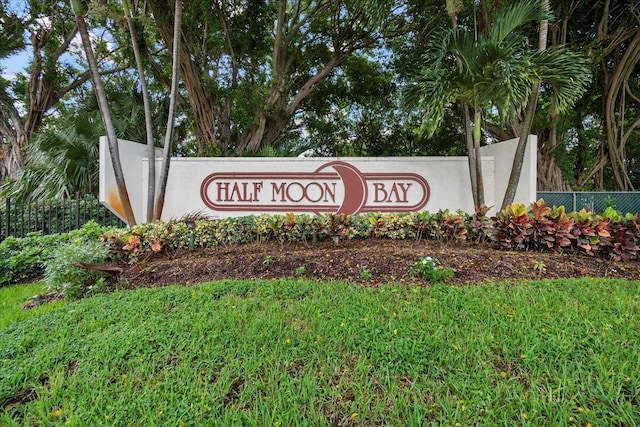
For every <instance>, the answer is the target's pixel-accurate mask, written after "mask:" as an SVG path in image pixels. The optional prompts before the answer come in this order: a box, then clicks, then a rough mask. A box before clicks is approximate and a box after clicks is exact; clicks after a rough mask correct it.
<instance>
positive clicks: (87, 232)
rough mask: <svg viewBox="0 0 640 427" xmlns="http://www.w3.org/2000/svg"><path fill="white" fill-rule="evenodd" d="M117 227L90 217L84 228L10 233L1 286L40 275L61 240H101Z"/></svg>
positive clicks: (1, 248)
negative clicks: (102, 223) (25, 234)
mask: <svg viewBox="0 0 640 427" xmlns="http://www.w3.org/2000/svg"><path fill="white" fill-rule="evenodd" d="M112 229H113V227H103V226H101V225H99V224H97V223H96V222H93V221H90V222H88V223H86V224H84V225H83V226H82V227H81V228H80V229H78V230H73V231H70V232H68V233H62V234H48V235H42V233H41V232H36V233H30V234H28V235H27V236H26V237H23V238H14V237H8V238H6V239H4V240H3V241H2V242H0V286H3V285H9V284H12V283H16V282H19V281H21V280H26V279H31V278H35V277H38V276H40V275H42V274H43V273H44V267H45V262H46V261H47V260H48V259H49V258H50V257H51V254H52V251H53V250H54V249H55V248H56V247H58V246H59V245H60V244H64V243H67V242H70V241H73V240H75V239H82V240H96V241H98V240H100V238H101V236H102V235H103V234H104V233H105V232H107V231H109V230H112Z"/></svg>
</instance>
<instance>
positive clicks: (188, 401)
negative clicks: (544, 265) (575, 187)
mask: <svg viewBox="0 0 640 427" xmlns="http://www.w3.org/2000/svg"><path fill="white" fill-rule="evenodd" d="M639 309H640V286H638V283H637V282H627V281H614V280H587V279H584V280H556V281H549V282H527V283H517V284H514V283H509V284H504V285H501V284H486V285H476V286H469V287H463V288H453V287H448V286H435V287H430V288H417V287H405V286H391V285H389V286H382V287H380V288H363V287H355V286H353V285H350V284H343V283H322V284H319V283H312V282H308V281H305V280H286V281H271V282H267V281H251V282H217V283H210V284H205V285H200V286H193V287H184V286H178V287H166V288H158V289H143V290H138V291H133V292H132V291H126V292H116V293H113V294H110V295H105V296H97V297H94V298H89V299H85V300H83V301H80V302H77V303H73V304H69V305H66V306H63V307H60V308H58V309H56V310H53V311H52V312H50V313H46V314H42V315H38V316H36V317H31V318H30V319H27V320H24V321H19V322H14V323H12V324H10V325H9V326H8V327H7V328H6V329H4V330H2V331H0V343H2V344H1V346H0V424H2V425H6V426H17V425H25V424H27V425H49V424H57V423H60V424H65V425H70V426H85V425H93V426H107V425H128V424H130V423H132V422H136V423H137V424H140V425H172V426H180V425H185V426H186V425H208V424H215V423H220V424H223V425H236V424H237V425H287V426H296V425H315V426H323V425H336V424H341V425H379V424H386V423H390V422H391V423H393V424H399V425H424V424H429V425H455V424H456V423H459V424H460V425H474V424H477V423H478V422H481V423H482V424H483V425H513V424H522V425H555V426H567V425H580V426H584V425H601V424H606V425H634V424H637V423H638V422H639V421H640V419H639V418H638V412H637V406H636V402H637V399H638V390H640V382H639V381H640V378H639V377H638V369H637V367H638V366H639V365H640V351H638V350H639V348H638V345H639V344H638V343H639V342H640V341H639V340H640V335H639V332H638V331H640V328H639V323H638V322H639V319H638V313H639Z"/></svg>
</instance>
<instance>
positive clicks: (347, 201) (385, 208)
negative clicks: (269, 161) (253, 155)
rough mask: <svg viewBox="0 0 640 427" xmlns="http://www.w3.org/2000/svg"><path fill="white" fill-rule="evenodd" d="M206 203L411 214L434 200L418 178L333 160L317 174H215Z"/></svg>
mask: <svg viewBox="0 0 640 427" xmlns="http://www.w3.org/2000/svg"><path fill="white" fill-rule="evenodd" d="M200 196H201V199H202V201H203V202H204V204H205V205H206V206H207V207H208V208H210V209H212V210H214V211H216V210H218V211H240V210H247V211H262V212H269V211H272V212H314V213H317V214H319V213H321V212H334V213H343V214H349V215H350V214H356V213H362V212H391V211H395V212H410V211H416V210H420V209H422V208H423V207H424V206H425V205H426V204H427V202H428V201H429V197H430V189H429V184H428V183H427V181H426V180H425V179H424V178H423V177H422V176H421V175H418V174H415V173H402V172H398V173H391V172H388V173H363V172H361V171H360V170H359V169H357V168H356V167H355V166H353V165H352V164H350V163H347V162H343V161H332V162H328V163H325V164H323V165H322V166H320V167H319V168H317V169H316V170H315V171H314V172H255V173H248V172H247V173H224V172H222V173H212V174H210V175H208V176H207V177H206V178H205V179H204V180H203V181H202V184H201V186H200Z"/></svg>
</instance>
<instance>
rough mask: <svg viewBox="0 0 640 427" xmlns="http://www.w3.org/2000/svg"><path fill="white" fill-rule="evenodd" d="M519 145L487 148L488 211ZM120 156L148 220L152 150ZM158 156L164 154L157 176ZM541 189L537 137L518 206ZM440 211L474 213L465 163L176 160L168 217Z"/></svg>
mask: <svg viewBox="0 0 640 427" xmlns="http://www.w3.org/2000/svg"><path fill="white" fill-rule="evenodd" d="M100 144H101V145H100V200H101V201H102V202H103V203H104V204H105V205H107V206H108V207H109V208H110V209H111V210H113V211H114V212H115V213H117V214H118V215H119V216H120V217H123V213H122V207H121V203H120V199H119V196H118V192H117V188H116V185H115V178H114V174H113V168H112V165H111V158H110V155H109V152H108V149H107V142H106V138H104V137H103V138H101V142H100ZM516 144H517V140H511V141H506V142H502V143H498V144H493V145H491V146H487V147H483V152H482V156H483V157H482V167H483V177H484V184H485V199H486V204H487V206H494V207H495V206H499V205H500V204H501V203H502V197H503V195H504V190H505V189H506V185H507V182H508V179H509V173H510V171H511V164H512V161H513V155H514V152H515V146H516ZM119 150H120V158H121V162H122V165H123V171H124V175H125V179H126V181H127V187H128V191H129V196H130V198H131V203H132V207H133V210H134V213H135V215H136V219H137V220H138V221H143V219H144V218H146V195H147V187H148V185H147V184H148V168H149V160H148V158H147V157H146V146H145V145H143V144H138V143H134V142H130V141H123V140H121V141H120V142H119ZM159 158H160V150H158V158H157V160H156V170H159V169H160V163H161V162H160V160H159ZM535 183H536V139H535V137H534V136H531V137H530V138H529V143H528V146H527V154H526V156H525V164H524V166H523V171H522V176H521V179H520V183H519V186H518V192H517V194H516V201H520V202H523V203H529V202H531V201H534V200H535V196H536V194H535V193H536V188H535ZM439 209H449V210H456V209H462V210H464V211H467V212H473V210H474V206H473V199H472V196H471V184H470V181H469V172H468V162H467V158H466V157H375V158H372V157H365V158H361V157H358V158H344V157H343V158H267V157H258V158H250V157H241V158H173V159H172V160H171V169H170V173H169V179H168V184H167V192H166V200H165V207H164V211H163V215H162V217H163V219H170V218H181V217H183V216H184V215H186V214H189V213H194V212H202V213H204V214H206V215H208V216H210V217H212V218H216V217H218V218H219V217H229V216H242V215H248V214H259V213H278V212H280V213H282V212H296V213H303V212H306V213H317V214H320V213H323V212H341V213H346V214H357V213H364V212H411V211H421V210H428V211H431V212H436V211H438V210H439ZM494 210H495V208H494Z"/></svg>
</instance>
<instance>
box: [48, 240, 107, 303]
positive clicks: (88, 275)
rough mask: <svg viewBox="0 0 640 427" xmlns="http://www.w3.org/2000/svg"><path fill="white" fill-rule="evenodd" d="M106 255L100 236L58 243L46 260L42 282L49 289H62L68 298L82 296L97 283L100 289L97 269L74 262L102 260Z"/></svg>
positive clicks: (60, 290)
mask: <svg viewBox="0 0 640 427" xmlns="http://www.w3.org/2000/svg"><path fill="white" fill-rule="evenodd" d="M108 255H109V247H108V246H107V245H106V244H105V243H103V242H101V241H100V240H91V239H74V240H73V241H72V242H69V243H66V244H62V245H59V246H58V247H57V248H56V249H55V250H54V251H53V253H52V256H51V258H50V259H49V260H48V261H47V262H46V267H45V284H46V286H47V288H48V289H49V290H50V291H57V292H62V293H64V295H65V298H68V299H79V298H82V297H83V296H85V295H87V294H89V293H90V292H91V291H92V290H93V286H94V285H96V284H97V285H98V287H99V288H101V290H102V288H103V287H104V286H103V285H104V279H102V280H100V279H101V276H100V273H98V272H97V271H92V270H86V269H83V268H79V267H76V266H75V264H77V263H87V264H103V263H104V262H105V261H106V259H107V257H108Z"/></svg>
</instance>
